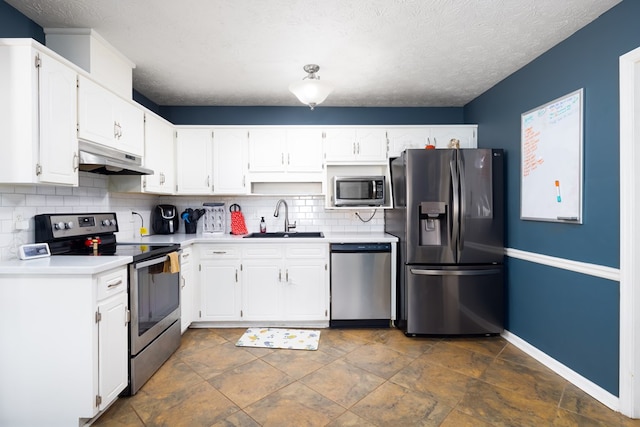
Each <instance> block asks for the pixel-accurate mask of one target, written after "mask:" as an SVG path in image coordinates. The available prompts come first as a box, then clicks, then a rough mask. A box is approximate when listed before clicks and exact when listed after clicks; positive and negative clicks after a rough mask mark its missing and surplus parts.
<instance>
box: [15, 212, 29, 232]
mask: <svg viewBox="0 0 640 427" xmlns="http://www.w3.org/2000/svg"><path fill="white" fill-rule="evenodd" d="M13 228H14V229H15V230H28V229H29V220H28V219H27V218H26V217H25V215H24V213H23V212H20V211H14V212H13Z"/></svg>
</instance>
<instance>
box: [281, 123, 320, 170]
mask: <svg viewBox="0 0 640 427" xmlns="http://www.w3.org/2000/svg"><path fill="white" fill-rule="evenodd" d="M286 153H287V154H286V170H287V171H288V172H322V163H323V162H322V130H320V129H314V128H311V129H287V148H286Z"/></svg>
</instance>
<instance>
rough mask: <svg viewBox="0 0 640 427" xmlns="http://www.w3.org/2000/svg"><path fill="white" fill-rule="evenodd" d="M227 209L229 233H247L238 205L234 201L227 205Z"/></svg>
mask: <svg viewBox="0 0 640 427" xmlns="http://www.w3.org/2000/svg"><path fill="white" fill-rule="evenodd" d="M229 210H230V211H231V234H249V232H248V231H247V224H245V222H244V215H242V211H241V209H240V205H238V204H236V203H234V204H233V205H231V206H229Z"/></svg>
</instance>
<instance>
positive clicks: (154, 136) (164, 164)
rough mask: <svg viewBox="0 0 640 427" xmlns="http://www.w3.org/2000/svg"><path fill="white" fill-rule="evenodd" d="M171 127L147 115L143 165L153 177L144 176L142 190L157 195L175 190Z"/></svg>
mask: <svg viewBox="0 0 640 427" xmlns="http://www.w3.org/2000/svg"><path fill="white" fill-rule="evenodd" d="M173 134H174V131H173V126H172V125H171V124H170V123H169V122H166V121H164V120H162V119H160V118H158V117H156V116H154V115H151V114H147V115H146V118H145V134H144V151H145V156H144V165H145V167H147V168H149V169H151V170H153V175H147V176H144V177H143V178H141V179H143V180H144V190H145V191H148V192H151V193H157V194H172V193H173V192H174V189H175V185H176V184H175V181H176V180H175V163H174V160H175V150H174V142H173Z"/></svg>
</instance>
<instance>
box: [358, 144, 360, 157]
mask: <svg viewBox="0 0 640 427" xmlns="http://www.w3.org/2000/svg"><path fill="white" fill-rule="evenodd" d="M358 154H360V143H359V142H358Z"/></svg>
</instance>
